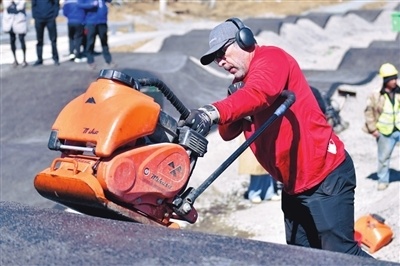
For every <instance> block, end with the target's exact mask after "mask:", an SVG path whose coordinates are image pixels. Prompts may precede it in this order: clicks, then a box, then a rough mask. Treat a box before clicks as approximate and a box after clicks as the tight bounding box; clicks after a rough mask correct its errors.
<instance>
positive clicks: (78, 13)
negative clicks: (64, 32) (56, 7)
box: [63, 0, 85, 62]
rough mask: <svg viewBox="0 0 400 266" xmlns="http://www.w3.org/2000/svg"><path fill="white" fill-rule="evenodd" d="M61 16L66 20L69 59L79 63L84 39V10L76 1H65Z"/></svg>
mask: <svg viewBox="0 0 400 266" xmlns="http://www.w3.org/2000/svg"><path fill="white" fill-rule="evenodd" d="M63 14H64V16H65V17H66V18H67V19H68V38H69V59H70V60H71V61H72V60H74V61H75V62H80V61H81V58H82V51H81V45H82V41H83V37H84V22H85V10H84V9H83V8H81V7H80V6H79V4H78V0H65V2H64V5H63Z"/></svg>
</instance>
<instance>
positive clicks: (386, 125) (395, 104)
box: [363, 63, 400, 190]
mask: <svg viewBox="0 0 400 266" xmlns="http://www.w3.org/2000/svg"><path fill="white" fill-rule="evenodd" d="M398 73H399V72H398V70H397V69H396V67H395V66H394V65H392V64H390V63H385V64H383V65H382V66H381V67H380V69H379V75H380V76H381V77H382V79H383V84H382V87H381V88H380V90H379V91H377V92H373V93H372V94H371V95H370V96H369V97H368V99H367V106H366V108H365V111H364V115H365V126H364V128H363V129H364V131H365V132H367V133H369V134H371V135H372V136H373V137H375V138H376V142H377V145H378V171H377V175H378V190H385V189H386V188H387V187H388V186H389V182H390V170H389V166H390V157H391V156H392V152H393V149H394V147H395V145H396V143H398V142H400V87H399V85H398V84H397V78H398Z"/></svg>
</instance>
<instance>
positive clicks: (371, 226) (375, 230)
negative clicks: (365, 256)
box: [354, 214, 393, 253]
mask: <svg viewBox="0 0 400 266" xmlns="http://www.w3.org/2000/svg"><path fill="white" fill-rule="evenodd" d="M354 227H355V228H354V229H355V232H356V235H357V236H358V238H359V242H361V243H362V244H364V245H365V246H367V247H368V248H369V252H370V253H374V252H376V251H378V250H379V249H381V248H382V247H384V246H386V245H387V244H388V243H390V241H392V238H393V231H392V229H391V228H390V227H389V226H388V225H387V224H385V223H384V219H383V218H381V217H380V216H378V215H376V214H368V215H365V216H362V217H360V218H359V219H358V220H357V221H356V223H355V225H354Z"/></svg>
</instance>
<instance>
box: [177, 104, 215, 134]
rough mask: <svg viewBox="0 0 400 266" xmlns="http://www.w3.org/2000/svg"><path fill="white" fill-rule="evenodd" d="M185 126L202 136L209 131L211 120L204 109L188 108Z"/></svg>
mask: <svg viewBox="0 0 400 266" xmlns="http://www.w3.org/2000/svg"><path fill="white" fill-rule="evenodd" d="M184 124H185V125H186V126H189V127H190V128H191V129H193V130H195V131H197V132H198V133H200V134H201V135H203V136H207V135H208V133H209V132H210V129H211V126H212V124H213V122H212V121H211V118H210V117H209V116H208V115H207V114H206V112H205V111H203V110H199V109H192V110H190V114H189V116H188V117H187V118H186V119H185V123H184Z"/></svg>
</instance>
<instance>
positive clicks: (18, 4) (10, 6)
mask: <svg viewBox="0 0 400 266" xmlns="http://www.w3.org/2000/svg"><path fill="white" fill-rule="evenodd" d="M3 8H4V12H3V21H2V24H3V31H4V32H5V33H9V34H10V45H11V51H12V54H13V56H14V63H13V64H12V65H13V67H17V66H18V65H19V63H18V60H17V54H16V51H17V46H16V43H15V42H16V35H18V39H19V42H20V44H21V50H22V54H23V59H22V64H21V65H22V67H26V66H27V65H28V64H27V63H26V44H25V35H26V33H27V31H28V25H27V21H26V11H25V0H14V1H11V0H4V1H3Z"/></svg>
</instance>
